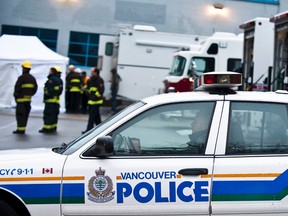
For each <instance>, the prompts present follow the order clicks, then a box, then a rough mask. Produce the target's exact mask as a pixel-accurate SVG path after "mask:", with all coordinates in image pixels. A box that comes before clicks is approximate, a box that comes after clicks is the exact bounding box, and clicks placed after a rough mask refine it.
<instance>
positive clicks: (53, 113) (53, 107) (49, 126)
mask: <svg viewBox="0 0 288 216" xmlns="http://www.w3.org/2000/svg"><path fill="white" fill-rule="evenodd" d="M43 114H44V115H43V121H44V126H43V129H44V130H46V131H54V130H56V128H57V123H58V114H59V104H57V103H45V108H44V112H43Z"/></svg>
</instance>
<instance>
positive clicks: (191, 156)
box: [0, 72, 288, 216]
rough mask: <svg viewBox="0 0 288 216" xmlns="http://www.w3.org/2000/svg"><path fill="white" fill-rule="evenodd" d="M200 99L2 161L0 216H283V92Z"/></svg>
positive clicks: (211, 80)
mask: <svg viewBox="0 0 288 216" xmlns="http://www.w3.org/2000/svg"><path fill="white" fill-rule="evenodd" d="M241 80H242V78H241V74H237V73H233V72H212V73H205V74H204V75H203V76H201V77H200V78H199V80H197V82H195V85H196V86H197V85H198V86H199V88H198V89H200V90H198V91H193V92H187V93H171V94H163V95H157V96H152V97H149V98H146V99H143V100H141V101H139V102H136V103H134V104H133V105H131V106H129V107H128V108H126V109H125V110H123V111H121V112H120V113H119V114H117V115H115V116H113V117H111V118H110V119H107V120H106V121H105V122H103V123H102V124H100V125H99V126H97V127H95V128H94V129H92V130H91V131H89V132H87V133H86V134H84V135H82V136H81V137H79V138H77V139H76V140H74V141H72V142H71V143H69V144H62V146H60V147H56V148H54V149H30V150H8V151H2V152H1V153H0V216H3V215H5V216H30V215H31V216H39V215H41V216H46V215H47V216H48V215H49V216H51V215H53V216H55V215H77V216H79V215H237V216H239V215H257V216H259V215H266V216H267V215H273V216H275V215H288V196H287V193H288V140H287V126H288V112H287V111H288V109H287V108H288V107H287V104H288V94H287V92H286V91H282V92H240V91H239V92H237V91H235V90H234V88H237V86H239V85H241Z"/></svg>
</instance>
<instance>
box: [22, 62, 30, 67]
mask: <svg viewBox="0 0 288 216" xmlns="http://www.w3.org/2000/svg"><path fill="white" fill-rule="evenodd" d="M22 67H23V68H29V69H31V68H32V64H31V62H30V61H24V62H22Z"/></svg>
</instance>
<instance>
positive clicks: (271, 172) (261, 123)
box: [212, 93, 288, 215]
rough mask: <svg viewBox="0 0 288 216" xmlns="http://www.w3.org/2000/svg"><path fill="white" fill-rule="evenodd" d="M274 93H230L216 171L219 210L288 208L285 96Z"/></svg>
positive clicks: (214, 204)
mask: <svg viewBox="0 0 288 216" xmlns="http://www.w3.org/2000/svg"><path fill="white" fill-rule="evenodd" d="M256 94H257V93H256ZM271 94H273V95H272V97H269V93H267V95H266V96H265V97H266V98H264V99H263V98H262V99H261V98H260V97H259V95H258V97H257V95H255V94H254V95H255V96H253V97H252V96H249V95H245V96H244V95H243V96H241V93H239V94H238V93H237V94H236V95H229V96H227V100H231V102H230V101H226V102H225V106H224V107H225V108H224V114H225V115H224V117H223V119H222V121H221V127H220V131H219V134H221V136H219V140H218V142H217V150H216V159H215V170H214V177H213V189H212V213H213V214H215V215H224V214H229V215H236V214H237V215H238V214H241V215H242V214H243V215H244V214H245V215H246V214H257V215H258V214H259V215H280V214H281V215H287V214H288V198H287V186H288V182H287V178H288V165H287V164H288V157H287V156H288V139H287V125H288V116H287V103H286V102H287V100H286V99H285V100H286V101H285V100H284V99H283V97H282V98H277V97H279V96H278V95H276V94H275V93H271ZM267 98H268V99H267ZM259 100H261V101H259ZM264 100H268V101H266V102H265V101H264ZM273 100H274V101H273ZM257 101H259V102H257ZM281 101H282V102H281ZM277 102H278V103H277ZM227 131H228V134H227V135H226V132H227Z"/></svg>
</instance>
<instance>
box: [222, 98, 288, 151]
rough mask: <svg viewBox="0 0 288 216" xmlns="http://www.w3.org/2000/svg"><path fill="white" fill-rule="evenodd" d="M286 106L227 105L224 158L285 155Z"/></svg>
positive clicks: (286, 148)
mask: <svg viewBox="0 0 288 216" xmlns="http://www.w3.org/2000/svg"><path fill="white" fill-rule="evenodd" d="M287 126H288V117H287V105H286V104H273V103H250V102H249V103H243V102H241V103H237V102H232V103H231V113H230V120H229V127H228V138H227V146H226V154H287V153H288V139H287V138H288V133H287V128H288V127H287Z"/></svg>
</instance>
